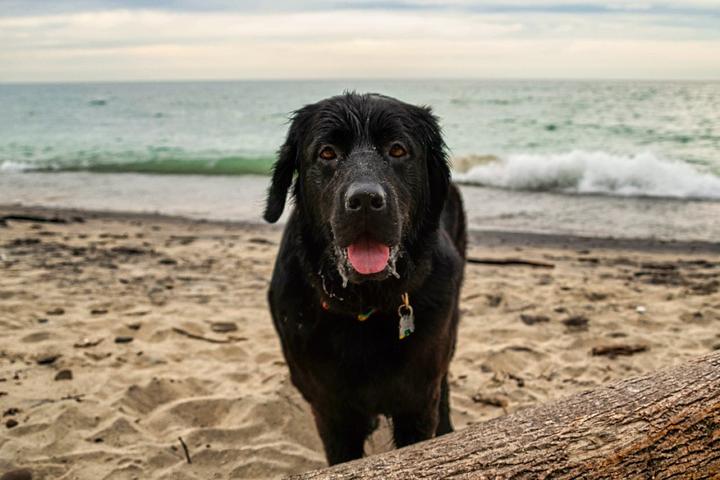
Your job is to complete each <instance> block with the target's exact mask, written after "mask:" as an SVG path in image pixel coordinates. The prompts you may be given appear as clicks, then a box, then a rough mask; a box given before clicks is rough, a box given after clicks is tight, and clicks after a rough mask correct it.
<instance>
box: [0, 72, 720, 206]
mask: <svg viewBox="0 0 720 480" xmlns="http://www.w3.org/2000/svg"><path fill="white" fill-rule="evenodd" d="M352 89H355V90H358V91H361V92H365V91H376V92H381V93H385V94H388V95H392V96H396V97H398V98H400V99H402V100H405V101H408V102H412V103H420V104H428V105H431V106H432V107H433V108H434V110H435V112H436V113H437V114H438V115H439V116H440V117H441V120H442V125H443V128H444V131H445V135H446V139H447V143H448V145H449V147H450V149H451V156H452V158H453V160H454V164H455V170H456V174H455V178H456V180H458V181H460V182H463V183H467V184H474V185H483V186H490V187H495V188H502V189H511V190H530V191H561V192H565V193H568V192H569V193H601V194H608V195H624V196H660V197H665V196H667V197H677V198H705V199H720V154H719V152H720V82H630V81H627V82H624V81H602V82H600V81H460V80H454V81H449V80H433V81H327V82H317V81H312V82H311V81H307V82H306V81H292V82H290V81H288V82H285V81H267V82H193V83H182V82H177V83H170V82H168V83H119V84H69V85H0V106H1V109H0V175H2V172H18V171H20V172H27V171H38V170H40V171H49V172H59V171H91V172H102V173H108V174H113V173H114V174H117V173H123V172H135V173H144V174H160V173H165V174H168V173H179V174H216V175H242V174H250V173H252V174H266V173H267V172H268V170H269V168H270V165H271V164H272V161H273V159H274V152H275V151H276V150H277V148H278V146H279V145H280V143H281V142H282V140H283V137H284V134H285V131H286V129H287V117H288V114H289V112H291V111H292V110H294V109H297V108H299V107H301V106H302V105H304V104H306V103H310V102H314V101H317V100H319V99H321V98H324V97H327V96H330V95H335V94H338V93H341V92H342V91H344V90H352Z"/></svg>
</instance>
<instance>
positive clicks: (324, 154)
mask: <svg viewBox="0 0 720 480" xmlns="http://www.w3.org/2000/svg"><path fill="white" fill-rule="evenodd" d="M319 155H320V158H322V159H323V160H335V159H336V158H337V153H335V150H333V149H332V148H331V147H323V148H322V150H320V154H319Z"/></svg>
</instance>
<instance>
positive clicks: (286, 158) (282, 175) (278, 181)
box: [263, 106, 311, 223]
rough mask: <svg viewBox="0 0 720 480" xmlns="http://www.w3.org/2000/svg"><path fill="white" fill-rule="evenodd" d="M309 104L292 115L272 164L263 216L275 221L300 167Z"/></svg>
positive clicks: (271, 221)
mask: <svg viewBox="0 0 720 480" xmlns="http://www.w3.org/2000/svg"><path fill="white" fill-rule="evenodd" d="M310 110H311V106H306V107H303V108H301V109H300V110H297V111H296V112H295V113H294V114H293V115H292V124H291V125H290V129H289V130H288V134H287V138H286V139H285V143H284V144H283V146H282V147H280V150H279V151H278V159H277V161H276V162H275V165H274V166H273V172H272V180H271V182H270V188H269V189H268V196H267V203H266V204H265V214H264V215H263V218H265V220H266V221H267V222H270V223H275V222H277V221H278V219H279V218H280V215H282V212H283V210H284V209H285V198H286V197H287V192H288V189H289V188H290V184H292V181H293V176H294V175H295V172H296V171H298V169H299V168H300V157H301V155H302V139H303V137H304V132H305V130H306V129H307V123H308V121H309V117H310V113H311V112H310Z"/></svg>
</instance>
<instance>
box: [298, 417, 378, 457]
mask: <svg viewBox="0 0 720 480" xmlns="http://www.w3.org/2000/svg"><path fill="white" fill-rule="evenodd" d="M312 411H313V416H314V417H315V425H317V429H318V433H320V439H321V440H322V442H323V446H324V447H325V457H326V458H327V461H328V464H330V465H335V464H338V463H342V462H347V461H350V460H355V459H357V458H361V457H362V456H363V447H364V445H365V439H366V438H367V436H368V435H370V433H372V431H373V428H374V422H373V418H372V417H369V416H367V415H364V414H362V413H359V412H357V411H353V410H351V409H348V408H346V407H344V406H341V405H323V406H322V407H316V406H313V409H312Z"/></svg>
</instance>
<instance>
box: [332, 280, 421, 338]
mask: <svg viewBox="0 0 720 480" xmlns="http://www.w3.org/2000/svg"><path fill="white" fill-rule="evenodd" d="M400 298H401V299H402V303H401V304H400V306H399V307H398V310H397V312H398V317H399V318H400V322H399V324H398V333H399V337H400V340H402V339H404V338H407V337H408V336H410V334H412V333H413V332H414V331H415V313H414V311H413V307H412V305H410V295H409V294H408V293H407V292H406V293H403V294H402V295H401V297H400ZM320 305H321V306H322V308H323V310H326V311H330V304H329V303H328V302H327V301H326V300H323V301H322V303H321V304H320ZM377 311H378V309H377V308H375V307H373V308H371V309H370V310H368V311H367V312H366V313H358V314H357V315H356V316H355V318H356V319H357V321H358V322H364V321H365V320H367V319H368V318H370V317H371V316H372V315H373V314H374V313H375V312H377Z"/></svg>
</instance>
